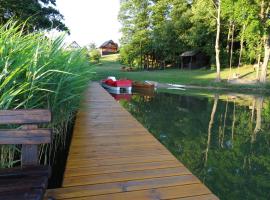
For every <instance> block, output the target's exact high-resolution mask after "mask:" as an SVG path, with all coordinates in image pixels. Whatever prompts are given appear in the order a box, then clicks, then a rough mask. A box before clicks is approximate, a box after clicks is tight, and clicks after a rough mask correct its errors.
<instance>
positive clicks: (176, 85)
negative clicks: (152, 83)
mask: <svg viewBox="0 0 270 200" xmlns="http://www.w3.org/2000/svg"><path fill="white" fill-rule="evenodd" d="M168 85H169V86H173V87H186V86H185V85H178V84H168Z"/></svg>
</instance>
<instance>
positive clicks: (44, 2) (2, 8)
mask: <svg viewBox="0 0 270 200" xmlns="http://www.w3.org/2000/svg"><path fill="white" fill-rule="evenodd" d="M55 6H56V0H40V1H37V0H0V23H1V24H4V23H6V22H7V21H8V20H9V19H11V18H13V19H15V20H17V21H19V22H21V23H25V22H26V26H25V28H26V29H27V30H28V31H31V32H32V31H35V30H44V29H46V30H51V29H57V30H60V31H68V28H67V27H66V26H65V24H64V23H63V22H62V20H63V15H61V14H60V12H59V11H58V10H57V9H56V8H55Z"/></svg>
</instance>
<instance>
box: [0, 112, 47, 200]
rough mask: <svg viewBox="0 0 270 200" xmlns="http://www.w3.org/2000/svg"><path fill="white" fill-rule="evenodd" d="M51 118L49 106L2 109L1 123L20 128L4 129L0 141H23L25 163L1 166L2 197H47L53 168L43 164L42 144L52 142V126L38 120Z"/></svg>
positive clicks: (18, 199) (32, 199) (20, 199)
mask: <svg viewBox="0 0 270 200" xmlns="http://www.w3.org/2000/svg"><path fill="white" fill-rule="evenodd" d="M50 121H51V112H50V111H49V110H1V111H0V125H19V128H17V129H0V144H1V145H3V144H15V145H19V144H21V145H22V148H21V167H16V168H9V169H0V199H5V200H24V199H25V200H26V199H27V200H41V199H43V196H44V193H45V191H46V189H47V185H48V178H49V176H50V174H51V169H50V167H49V166H44V165H39V148H38V145H39V144H47V143H50V142H51V130H50V129H44V128H38V124H43V123H49V122H50Z"/></svg>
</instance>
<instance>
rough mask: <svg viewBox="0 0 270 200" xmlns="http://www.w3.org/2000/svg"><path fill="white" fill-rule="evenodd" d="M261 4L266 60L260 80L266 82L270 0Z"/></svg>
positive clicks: (269, 35) (269, 52)
mask: <svg viewBox="0 0 270 200" xmlns="http://www.w3.org/2000/svg"><path fill="white" fill-rule="evenodd" d="M260 4H261V12H260V18H261V23H262V25H263V41H264V60H263V65H262V69H261V70H262V71H261V76H260V82H261V83H265V82H266V77H267V68H268V61H269V56H270V25H269V24H270V19H269V10H270V2H269V1H265V0H261V2H260Z"/></svg>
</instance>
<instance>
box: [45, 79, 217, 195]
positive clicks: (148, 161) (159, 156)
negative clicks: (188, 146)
mask: <svg viewBox="0 0 270 200" xmlns="http://www.w3.org/2000/svg"><path fill="white" fill-rule="evenodd" d="M85 98H86V99H85V101H84V102H83V103H82V106H81V109H80V111H79V112H78V114H77V118H76V122H75V126H74V133H73V134H74V135H73V139H72V142H71V146H70V151H69V156H68V160H67V166H66V170H65V174H64V180H63V185H62V188H59V189H53V190H49V191H48V193H47V195H48V196H53V197H55V198H56V199H90V200H91V199H94V200H99V199H101V200H103V199H104V200H105V199H106V200H108V199H110V200H114V199H115V200H126V199H129V200H133V199H134V200H135V199H136V200H151V199H154V200H157V199H159V200H161V199H181V198H193V197H194V199H196V198H198V199H202V200H203V199H206V198H210V199H218V198H216V196H215V195H213V194H211V191H210V190H209V189H208V188H207V187H206V186H204V185H203V184H202V183H201V182H200V181H199V180H198V178H196V177H195V176H194V175H192V173H191V172H190V171H189V170H188V169H187V168H186V167H185V166H183V164H182V163H181V162H179V161H178V160H177V159H176V158H175V157H174V156H173V155H172V154H171V153H170V152H169V151H168V150H167V149H166V148H165V147H164V146H163V145H162V144H161V143H160V142H159V141H158V140H157V139H155V138H154V137H153V136H152V135H151V134H150V133H149V132H148V131H147V130H146V129H145V128H144V127H143V126H142V125H141V124H140V123H139V122H138V121H137V120H135V119H134V118H133V117H132V116H131V115H130V114H129V113H128V112H127V111H126V110H125V109H123V108H122V107H121V106H120V105H119V104H118V103H117V102H115V101H114V99H113V98H112V97H111V96H110V95H109V94H108V93H107V92H106V91H105V90H103V89H102V88H101V87H100V86H99V85H98V84H92V86H91V89H90V90H89V91H88V92H87V94H86V97H85ZM191 200H192V199H191Z"/></svg>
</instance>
